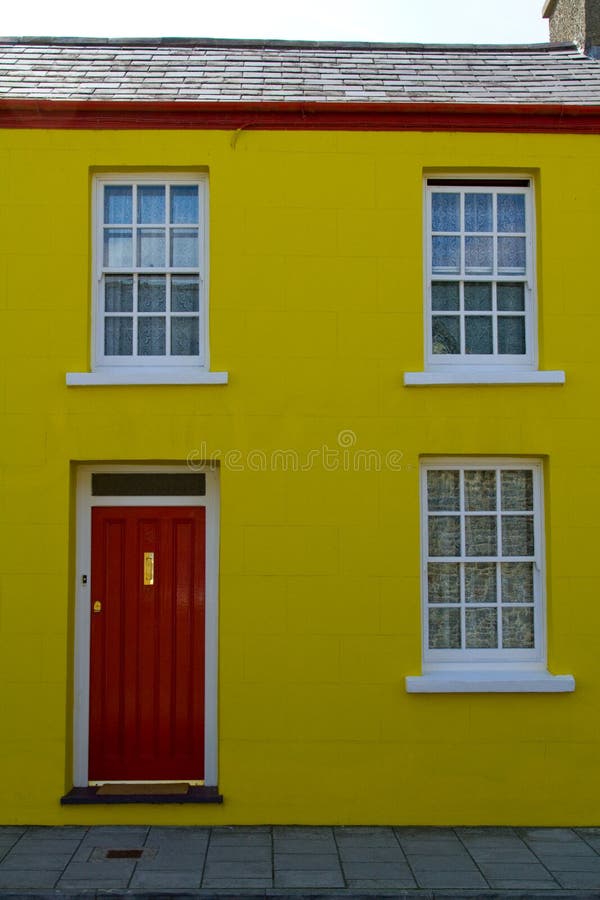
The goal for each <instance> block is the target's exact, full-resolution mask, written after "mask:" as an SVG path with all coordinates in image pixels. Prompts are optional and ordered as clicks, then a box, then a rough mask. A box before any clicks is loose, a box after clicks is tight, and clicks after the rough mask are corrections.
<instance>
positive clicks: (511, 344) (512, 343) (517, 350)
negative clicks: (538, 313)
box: [498, 316, 525, 355]
mask: <svg viewBox="0 0 600 900" xmlns="http://www.w3.org/2000/svg"><path fill="white" fill-rule="evenodd" d="M498 353H502V354H506V353H510V354H516V355H522V354H523V353H525V316H499V317H498Z"/></svg>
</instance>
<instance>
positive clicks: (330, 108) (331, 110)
mask: <svg viewBox="0 0 600 900" xmlns="http://www.w3.org/2000/svg"><path fill="white" fill-rule="evenodd" d="M0 127H2V128H47V129H52V128H65V129H69V128H71V129H92V130H95V129H116V130H122V129H130V130H143V129H182V130H187V129H190V130H193V129H196V130H200V129H221V130H226V131H231V130H237V129H255V130H256V129H261V130H289V131H478V132H512V133H515V132H524V133H547V134H553V133H567V134H600V106H585V105H574V104H573V105H571V104H529V103H527V104H524V103H523V104H516V103H514V104H501V103H494V104H491V103H490V104H488V103H483V104H481V103H358V102H347V103H328V102H295V103H292V102H289V103H288V102H277V103H270V102H258V103H241V102H223V103H222V102H212V103H194V102H185V101H181V102H176V101H169V102H165V101H162V102H161V101H158V102H153V101H144V102H141V101H96V100H94V101H89V100H87V101H81V100H30V99H27V100H20V99H19V100H18V99H9V98H4V99H0Z"/></svg>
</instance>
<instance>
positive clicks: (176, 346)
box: [171, 316, 200, 356]
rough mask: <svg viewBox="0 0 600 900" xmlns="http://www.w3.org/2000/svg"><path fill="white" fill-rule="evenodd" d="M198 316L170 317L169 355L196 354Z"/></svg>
mask: <svg viewBox="0 0 600 900" xmlns="http://www.w3.org/2000/svg"><path fill="white" fill-rule="evenodd" d="M199 325H200V320H199V319H198V316H186V317H185V318H182V317H180V316H173V318H172V319H171V355H172V356H198V343H199V337H198V332H199Z"/></svg>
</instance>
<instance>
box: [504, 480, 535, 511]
mask: <svg viewBox="0 0 600 900" xmlns="http://www.w3.org/2000/svg"><path fill="white" fill-rule="evenodd" d="M501 496H502V509H506V510H510V511H515V512H517V511H520V510H525V509H533V472H531V471H527V470H524V471H517V472H514V471H510V470H508V471H505V472H502V475H501Z"/></svg>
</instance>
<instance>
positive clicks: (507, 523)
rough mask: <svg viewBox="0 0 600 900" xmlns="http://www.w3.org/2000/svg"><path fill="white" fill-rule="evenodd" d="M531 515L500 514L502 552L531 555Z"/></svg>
mask: <svg viewBox="0 0 600 900" xmlns="http://www.w3.org/2000/svg"><path fill="white" fill-rule="evenodd" d="M533 552H534V542H533V516H502V554H503V555H504V556H533Z"/></svg>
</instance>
